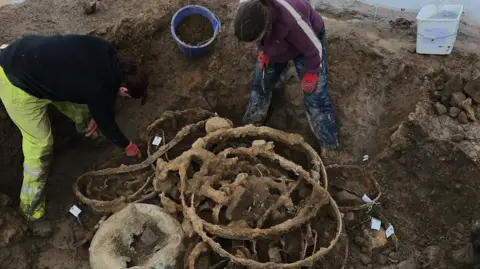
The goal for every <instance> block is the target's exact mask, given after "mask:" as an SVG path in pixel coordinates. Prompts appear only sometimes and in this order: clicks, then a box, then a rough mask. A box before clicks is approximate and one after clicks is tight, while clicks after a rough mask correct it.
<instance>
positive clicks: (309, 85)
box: [302, 73, 317, 93]
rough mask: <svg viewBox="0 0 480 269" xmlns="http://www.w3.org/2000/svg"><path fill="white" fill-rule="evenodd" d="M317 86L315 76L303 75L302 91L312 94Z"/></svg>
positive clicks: (310, 74)
mask: <svg viewBox="0 0 480 269" xmlns="http://www.w3.org/2000/svg"><path fill="white" fill-rule="evenodd" d="M315 85H317V74H312V73H305V75H303V78H302V91H304V92H305V93H312V92H313V90H314V89H315Z"/></svg>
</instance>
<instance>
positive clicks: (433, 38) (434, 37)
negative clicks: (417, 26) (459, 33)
mask: <svg viewBox="0 0 480 269" xmlns="http://www.w3.org/2000/svg"><path fill="white" fill-rule="evenodd" d="M418 35H419V36H421V37H424V38H426V39H431V40H435V39H437V38H446V37H451V36H455V35H456V34H451V35H446V36H428V35H422V34H420V33H419V34H418Z"/></svg>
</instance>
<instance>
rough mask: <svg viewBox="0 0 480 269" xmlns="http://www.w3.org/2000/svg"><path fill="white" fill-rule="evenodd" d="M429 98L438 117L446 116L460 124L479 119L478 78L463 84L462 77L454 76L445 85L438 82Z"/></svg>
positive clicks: (479, 79)
mask: <svg viewBox="0 0 480 269" xmlns="http://www.w3.org/2000/svg"><path fill="white" fill-rule="evenodd" d="M431 96H432V99H433V100H434V101H435V104H434V108H435V112H436V113H437V115H439V116H442V115H448V116H449V117H450V118H452V119H456V120H457V121H458V123H460V124H468V123H469V122H476V121H477V120H479V119H480V77H479V78H476V79H473V80H470V81H468V82H466V83H465V82H464V79H463V77H462V76H461V75H459V74H456V75H454V76H453V77H452V78H450V79H449V80H448V81H447V82H446V83H445V84H443V83H442V82H441V81H438V85H437V89H436V90H435V91H433V92H432V94H431Z"/></svg>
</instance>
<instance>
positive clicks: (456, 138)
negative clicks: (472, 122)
mask: <svg viewBox="0 0 480 269" xmlns="http://www.w3.org/2000/svg"><path fill="white" fill-rule="evenodd" d="M464 139H465V136H464V135H462V134H454V135H452V141H453V142H456V143H459V142H462V141H463V140H464Z"/></svg>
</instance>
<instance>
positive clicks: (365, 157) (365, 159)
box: [362, 155, 370, 162]
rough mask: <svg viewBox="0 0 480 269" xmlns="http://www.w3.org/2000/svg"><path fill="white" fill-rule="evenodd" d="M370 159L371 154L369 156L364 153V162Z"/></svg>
mask: <svg viewBox="0 0 480 269" xmlns="http://www.w3.org/2000/svg"><path fill="white" fill-rule="evenodd" d="M368 159H370V156H368V155H363V159H362V160H363V161H364V162H366V161H368Z"/></svg>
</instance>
